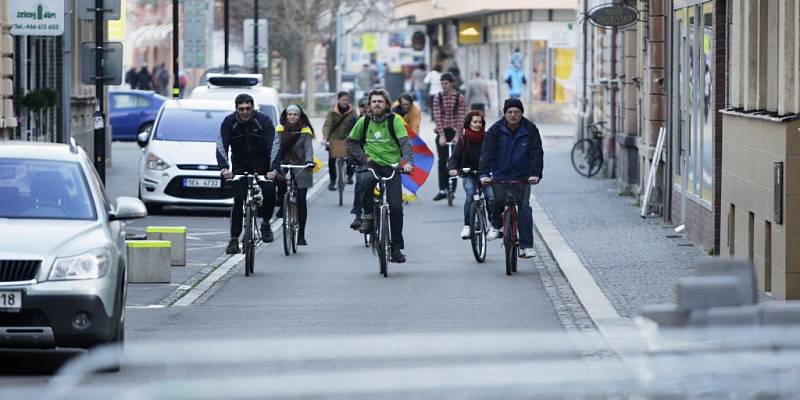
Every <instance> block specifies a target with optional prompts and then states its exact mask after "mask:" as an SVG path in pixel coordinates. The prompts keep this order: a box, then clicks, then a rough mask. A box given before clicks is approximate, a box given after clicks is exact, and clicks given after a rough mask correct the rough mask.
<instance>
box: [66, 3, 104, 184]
mask: <svg viewBox="0 0 800 400" xmlns="http://www.w3.org/2000/svg"><path fill="white" fill-rule="evenodd" d="M103 7H104V5H103V0H95V2H94V8H95V10H94V47H95V56H94V92H95V98H96V99H97V100H96V101H97V107H96V108H95V113H94V168H95V169H96V170H97V174H98V175H100V180H101V181H102V182H103V183H105V181H106V122H105V120H106V117H105V111H104V108H105V107H104V104H103V103H104V102H105V98H104V93H103V86H104V85H105V82H104V80H105V76H104V74H103V71H104V68H103V57H104V55H103V51H104V50H105V48H104V47H103V36H104V35H103V25H105V16H104V15H103V12H104V11H105V10H104V8H103ZM65 78H66V77H65Z"/></svg>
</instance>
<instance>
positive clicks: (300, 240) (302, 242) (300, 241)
mask: <svg viewBox="0 0 800 400" xmlns="http://www.w3.org/2000/svg"><path fill="white" fill-rule="evenodd" d="M297 245H298V246H308V243H306V238H304V237H302V236H301V237H299V238H297Z"/></svg>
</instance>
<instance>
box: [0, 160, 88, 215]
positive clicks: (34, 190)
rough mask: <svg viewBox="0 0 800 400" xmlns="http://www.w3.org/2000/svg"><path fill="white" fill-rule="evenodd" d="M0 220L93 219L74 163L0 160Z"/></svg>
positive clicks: (77, 167)
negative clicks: (0, 199)
mask: <svg viewBox="0 0 800 400" xmlns="http://www.w3.org/2000/svg"><path fill="white" fill-rule="evenodd" d="M0 197H2V198H3V202H2V203H0V218H21V219H77V220H94V219H96V218H97V215H96V213H95V208H94V205H93V203H92V201H91V199H92V197H91V194H90V191H89V188H88V186H87V183H86V178H85V176H84V175H83V172H82V171H81V167H80V165H79V164H78V163H74V162H65V161H48V160H31V159H18V158H4V159H0Z"/></svg>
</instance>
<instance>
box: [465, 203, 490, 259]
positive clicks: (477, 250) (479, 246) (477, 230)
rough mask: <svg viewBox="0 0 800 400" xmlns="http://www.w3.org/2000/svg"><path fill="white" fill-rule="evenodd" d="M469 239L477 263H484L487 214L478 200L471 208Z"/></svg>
mask: <svg viewBox="0 0 800 400" xmlns="http://www.w3.org/2000/svg"><path fill="white" fill-rule="evenodd" d="M469 239H470V242H471V244H472V255H474V256H475V261H477V262H479V263H482V262H483V261H484V260H486V212H485V211H484V210H483V204H482V203H481V202H480V201H478V200H476V201H473V202H472V205H470V207H469Z"/></svg>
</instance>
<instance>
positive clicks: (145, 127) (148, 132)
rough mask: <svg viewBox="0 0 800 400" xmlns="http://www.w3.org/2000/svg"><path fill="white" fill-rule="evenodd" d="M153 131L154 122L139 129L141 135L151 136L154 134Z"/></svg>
mask: <svg viewBox="0 0 800 400" xmlns="http://www.w3.org/2000/svg"><path fill="white" fill-rule="evenodd" d="M152 131H153V123H152V122H148V123H146V124H143V125H142V126H140V127H139V132H138V133H139V134H141V133H145V132H147V134H148V135H149V134H150V132H152ZM137 136H138V135H137Z"/></svg>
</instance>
